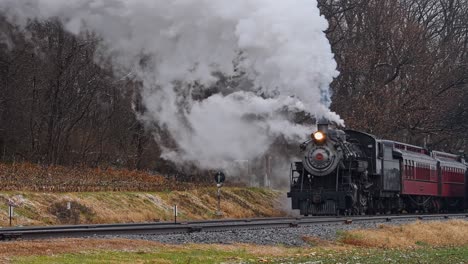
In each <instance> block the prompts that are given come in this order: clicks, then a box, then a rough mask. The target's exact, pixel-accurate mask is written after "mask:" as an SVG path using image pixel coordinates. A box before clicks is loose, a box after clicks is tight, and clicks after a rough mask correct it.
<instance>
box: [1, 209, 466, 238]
mask: <svg viewBox="0 0 468 264" xmlns="http://www.w3.org/2000/svg"><path fill="white" fill-rule="evenodd" d="M454 217H457V218H460V217H468V214H437V215H433V214H431V215H423V214H420V215H378V216H353V217H275V218H249V219H227V220H208V221H186V222H178V223H174V222H156V223H139V224H100V225H70V226H48V227H17V228H3V229H0V240H14V239H44V238H60V237H89V236H104V235H163V234H174V233H193V232H217V231H229V230H242V229H262V228H288V227H297V226H303V225H314V224H327V223H330V224H331V223H340V222H342V223H343V224H352V223H353V222H364V221H386V222H389V221H392V220H412V219H414V220H416V219H421V220H430V219H436V218H454Z"/></svg>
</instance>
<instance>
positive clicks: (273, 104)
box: [0, 0, 342, 168]
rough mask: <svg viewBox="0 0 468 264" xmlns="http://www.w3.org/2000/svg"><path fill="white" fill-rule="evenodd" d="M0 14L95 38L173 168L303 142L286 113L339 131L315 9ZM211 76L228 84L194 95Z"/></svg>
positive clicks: (9, 6)
mask: <svg viewBox="0 0 468 264" xmlns="http://www.w3.org/2000/svg"><path fill="white" fill-rule="evenodd" d="M0 10H1V11H3V12H4V14H6V15H7V17H8V19H9V20H10V21H12V22H14V23H17V24H20V25H21V24H22V25H25V24H26V23H27V21H28V20H29V19H49V18H58V19H60V20H61V21H62V22H63V23H64V25H65V28H66V29H67V30H68V31H70V32H71V33H74V34H80V33H82V32H86V31H93V32H95V33H97V34H99V36H100V37H101V38H102V39H103V43H102V45H101V47H100V54H101V55H103V56H104V57H106V58H107V59H109V58H111V59H112V62H113V64H114V65H115V66H116V67H117V68H118V69H120V70H121V71H122V72H125V71H127V72H128V71H130V72H132V75H133V76H134V77H135V78H137V79H138V81H140V82H141V83H142V84H143V90H142V98H143V104H144V106H145V108H146V111H145V112H144V113H143V114H141V116H140V117H141V119H142V120H144V121H147V124H157V126H158V127H160V128H162V129H164V130H167V131H168V132H169V133H170V135H171V136H172V138H173V140H174V141H175V142H176V143H177V146H178V147H177V149H176V150H173V149H172V150H171V149H167V150H165V151H164V153H163V156H164V157H166V158H168V159H171V160H174V161H194V162H196V163H197V164H198V165H200V166H201V167H204V168H210V167H219V166H220V165H221V163H222V162H223V161H230V160H236V159H251V158H254V157H257V156H259V155H261V154H263V153H264V152H265V151H266V150H267V149H268V147H269V145H270V144H272V142H273V140H274V139H275V138H276V137H278V136H283V137H285V138H286V139H289V140H299V139H300V140H302V139H303V138H304V136H305V135H306V134H307V133H309V132H310V128H307V127H304V126H300V125H294V124H292V123H291V122H290V121H288V118H287V114H285V113H294V112H300V111H304V112H308V113H310V114H312V115H314V116H317V117H326V118H328V119H330V120H333V121H336V122H338V123H341V122H342V121H341V120H340V119H339V117H338V116H337V115H336V114H334V113H332V112H330V111H329V109H328V107H329V104H330V95H329V91H328V88H329V84H330V83H331V81H332V80H333V78H334V77H335V76H336V75H337V71H336V63H335V61H334V59H333V54H332V52H331V48H330V45H329V43H328V40H327V39H326V37H325V34H324V33H323V31H324V30H325V29H326V28H327V26H328V25H327V21H326V20H325V18H323V17H321V16H320V14H319V10H318V8H317V2H316V1H315V0H235V1H232V0H73V1H64V0H0ZM218 76H223V78H224V77H227V78H231V80H232V79H234V80H236V81H232V82H230V83H231V85H229V86H224V87H218V89H217V90H215V93H214V94H210V95H209V96H206V97H199V98H196V97H195V96H194V95H193V94H194V93H195V92H198V93H199V92H200V90H202V91H203V90H204V89H205V91H206V89H212V87H213V86H214V85H215V84H216V83H217V82H218V81H219V77H218ZM236 78H237V79H236ZM156 138H157V139H158V140H160V141H162V140H163V139H162V138H158V136H156ZM162 143H164V142H162Z"/></svg>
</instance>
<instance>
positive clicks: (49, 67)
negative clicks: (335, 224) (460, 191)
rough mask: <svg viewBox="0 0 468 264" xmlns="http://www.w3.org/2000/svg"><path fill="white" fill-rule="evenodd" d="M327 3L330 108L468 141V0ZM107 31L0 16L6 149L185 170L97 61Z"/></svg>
mask: <svg viewBox="0 0 468 264" xmlns="http://www.w3.org/2000/svg"><path fill="white" fill-rule="evenodd" d="M319 7H320V9H321V11H322V14H323V15H324V16H325V17H326V18H327V19H328V21H329V24H330V27H329V29H328V31H327V32H326V33H327V36H328V38H329V40H330V42H331V44H332V49H333V52H334V53H335V58H336V60H337V63H338V70H339V71H340V73H341V74H340V76H339V77H338V78H337V79H336V80H335V81H334V82H333V84H332V91H333V98H332V101H333V103H332V109H333V111H336V112H337V113H338V114H339V115H340V116H341V117H342V118H343V119H344V120H345V122H346V126H347V127H348V128H353V129H358V130H363V131H367V132H369V133H372V134H375V135H377V136H379V137H385V138H388V139H395V140H399V141H404V142H408V143H412V144H418V145H426V146H428V147H430V148H433V149H440V150H445V151H451V152H458V151H460V150H464V151H466V150H468V148H467V144H466V143H467V142H466V141H467V139H468V135H467V133H466V130H467V129H468V90H467V88H468V87H467V85H468V1H466V0H428V1H427V0H382V1H363V0H354V1H348V0H319ZM99 42H100V39H99V36H96V35H94V34H92V33H89V34H82V35H80V36H75V35H71V34H69V33H67V32H66V31H65V30H64V28H63V25H61V24H60V22H58V21H55V20H49V21H45V22H39V21H31V23H29V25H28V27H27V28H26V29H24V30H23V29H19V28H18V27H16V26H14V25H12V24H9V23H8V22H7V21H6V20H5V19H2V18H0V161H2V162H9V163H11V162H30V163H35V164H40V165H42V166H49V165H64V166H89V167H99V166H104V167H113V168H125V169H130V170H134V169H138V170H152V171H158V172H160V173H163V174H165V173H175V172H176V171H177V169H176V168H175V166H174V165H173V164H171V163H169V162H167V161H165V160H163V159H162V158H160V153H161V150H160V147H159V146H158V144H157V143H156V141H155V140H154V138H153V135H152V132H151V131H148V130H146V129H145V127H144V126H143V124H142V123H141V122H140V121H139V120H138V118H137V115H135V113H139V112H142V111H145V109H144V108H143V107H142V106H141V103H140V100H141V98H139V93H138V89H139V87H140V84H139V83H138V81H135V80H133V79H132V76H128V75H127V76H126V75H123V76H121V75H119V74H117V73H114V71H113V68H112V66H111V64H110V63H105V62H101V63H99V65H98V64H97V63H96V57H99V53H98V50H97V49H98V43H99ZM101 59H102V60H105V58H101ZM153 132H154V131H153ZM160 136H161V137H168V135H166V134H165V133H164V131H162V132H160ZM168 140H170V139H168ZM190 177H191V176H187V177H186V178H184V180H191V179H192V178H190Z"/></svg>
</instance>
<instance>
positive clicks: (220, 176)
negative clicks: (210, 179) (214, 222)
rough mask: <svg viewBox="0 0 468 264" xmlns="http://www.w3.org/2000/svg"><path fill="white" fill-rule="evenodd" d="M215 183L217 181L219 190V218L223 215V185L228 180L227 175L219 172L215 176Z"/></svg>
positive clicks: (217, 213) (217, 212)
mask: <svg viewBox="0 0 468 264" xmlns="http://www.w3.org/2000/svg"><path fill="white" fill-rule="evenodd" d="M214 178H215V181H216V187H217V188H218V190H217V196H218V210H217V211H216V215H217V216H221V215H223V213H222V212H221V187H223V183H224V181H225V180H226V175H225V174H224V173H223V172H222V171H218V172H217V173H216V174H215V177H214Z"/></svg>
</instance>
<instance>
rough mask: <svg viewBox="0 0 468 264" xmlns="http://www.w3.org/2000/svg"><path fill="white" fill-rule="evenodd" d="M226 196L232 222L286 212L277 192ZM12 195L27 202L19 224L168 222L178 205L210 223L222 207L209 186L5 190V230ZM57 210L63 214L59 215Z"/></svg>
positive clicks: (231, 191)
mask: <svg viewBox="0 0 468 264" xmlns="http://www.w3.org/2000/svg"><path fill="white" fill-rule="evenodd" d="M221 194H222V200H221V209H222V211H223V213H224V215H223V217H226V218H240V217H261V216H278V215H281V214H282V212H280V211H278V210H277V209H276V208H275V207H276V206H277V202H276V198H277V197H278V196H280V195H282V194H280V193H278V192H275V191H269V190H262V189H258V188H223V189H222V192H221ZM10 197H16V198H17V200H21V205H20V206H19V207H18V208H16V209H15V214H16V217H15V219H14V225H51V224H76V223H121V222H147V221H165V220H171V219H172V218H173V205H175V204H177V205H178V210H179V219H180V220H186V219H210V218H214V217H215V212H216V208H217V200H216V189H215V188H208V187H203V188H199V189H192V190H188V191H173V192H169V191H165V192H94V193H37V192H0V226H6V225H7V224H8V218H7V210H6V201H7V200H8V198H10ZM68 201H72V202H73V203H72V207H73V211H74V212H76V214H77V215H78V216H77V217H72V216H68V215H67V213H68V212H67V210H66V204H67V202H68ZM54 207H56V208H59V210H55V211H54V209H53V208H54ZM60 214H62V215H64V216H62V217H60ZM77 218H79V220H78V221H77Z"/></svg>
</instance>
